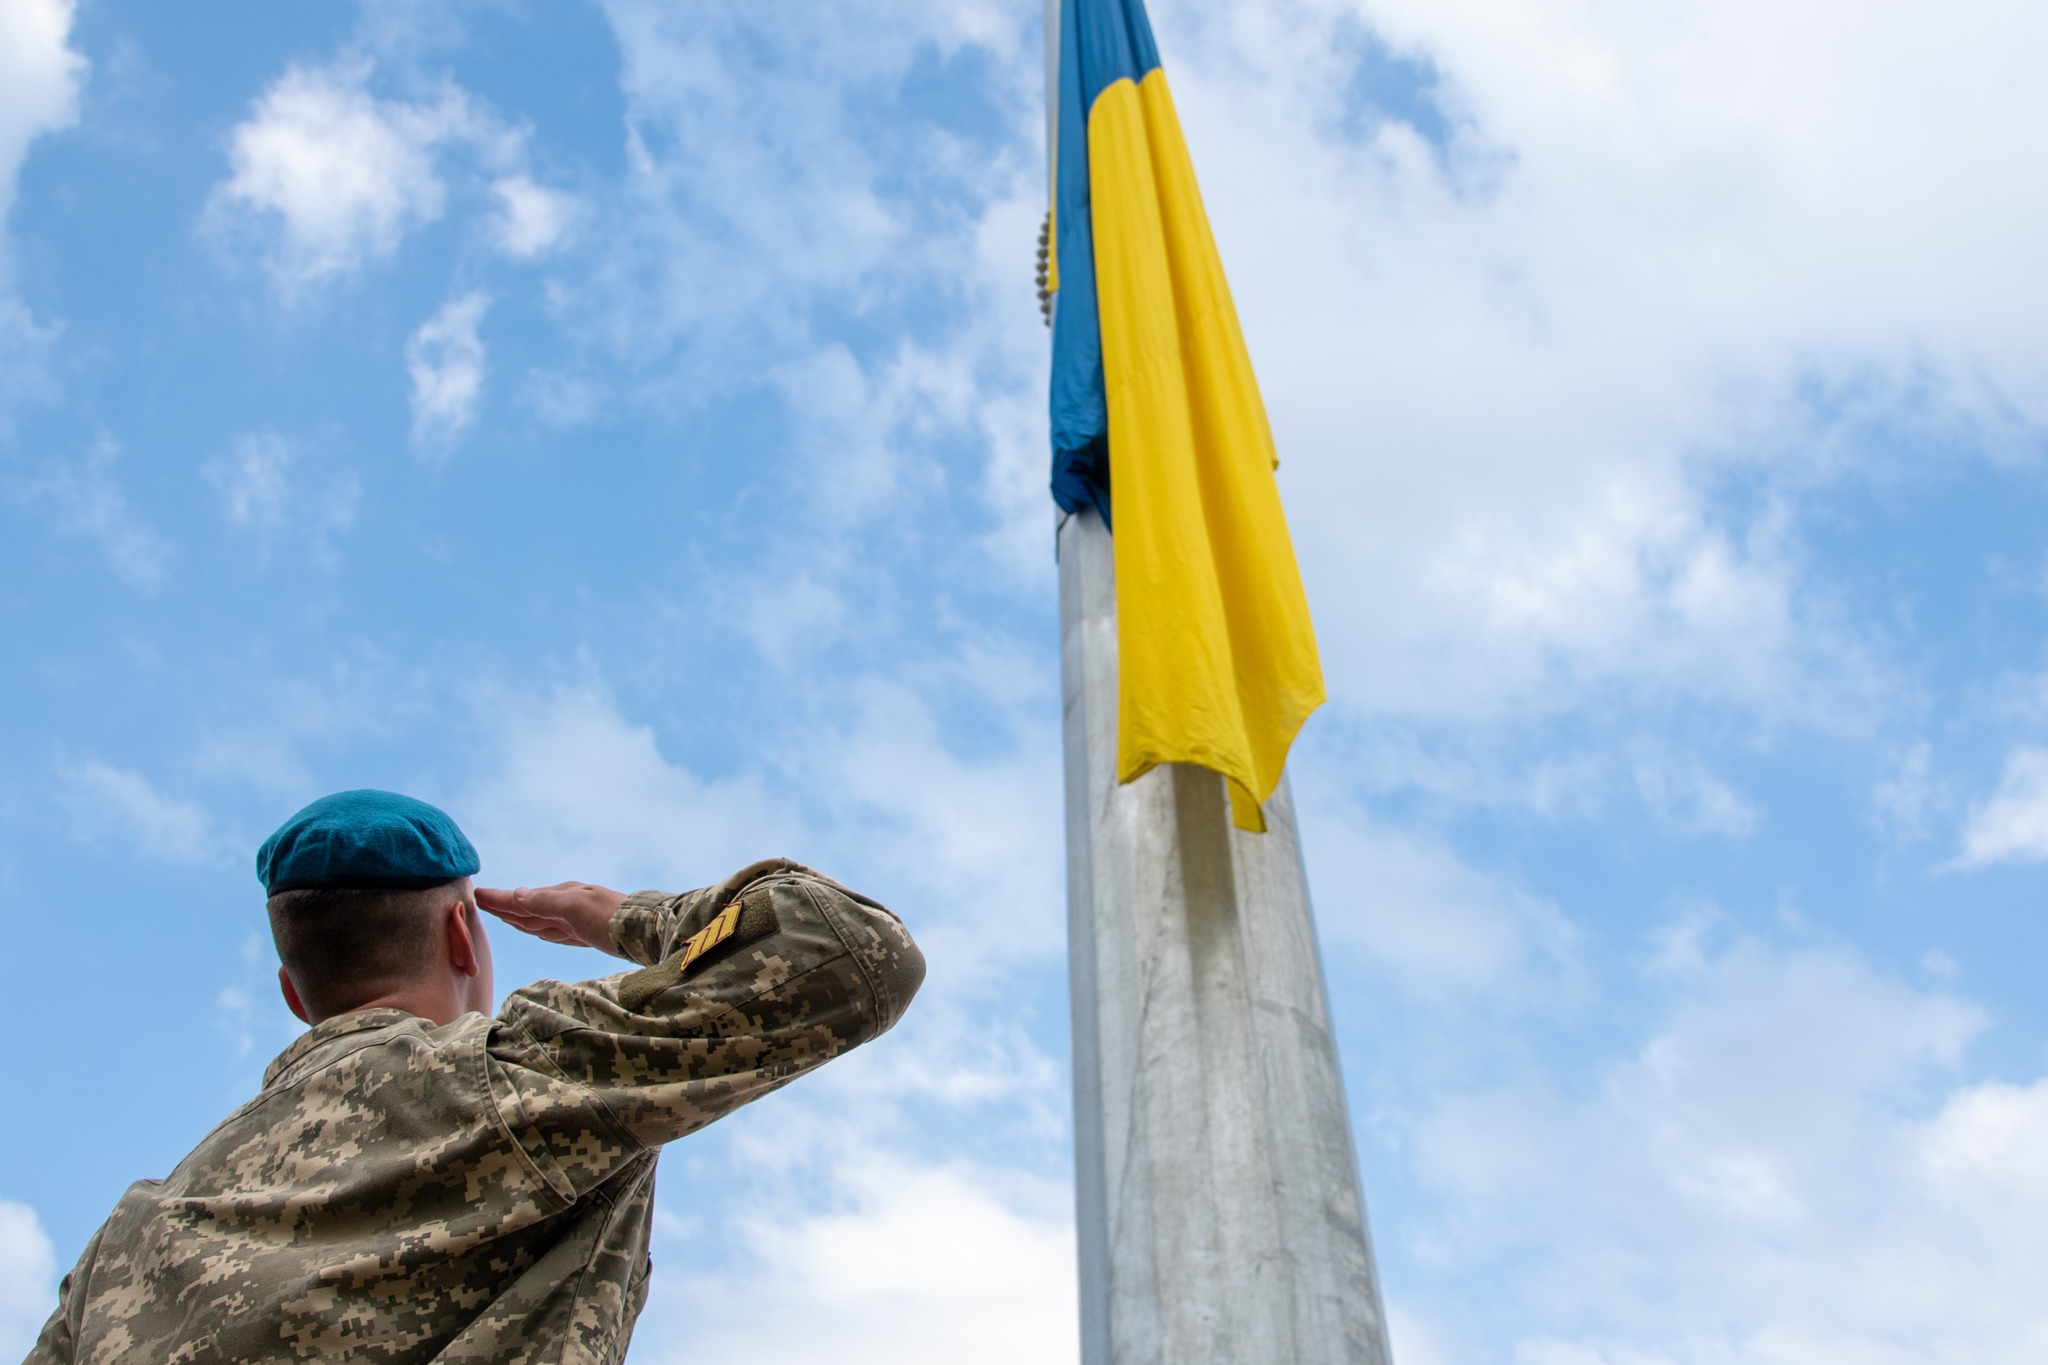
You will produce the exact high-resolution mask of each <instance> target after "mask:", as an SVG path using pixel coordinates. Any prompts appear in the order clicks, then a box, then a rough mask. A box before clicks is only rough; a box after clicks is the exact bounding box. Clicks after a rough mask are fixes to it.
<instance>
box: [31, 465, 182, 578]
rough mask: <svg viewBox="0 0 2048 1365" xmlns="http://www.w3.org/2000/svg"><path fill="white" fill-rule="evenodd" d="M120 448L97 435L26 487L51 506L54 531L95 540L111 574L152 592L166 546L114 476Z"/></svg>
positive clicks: (167, 555)
mask: <svg viewBox="0 0 2048 1365" xmlns="http://www.w3.org/2000/svg"><path fill="white" fill-rule="evenodd" d="M120 449H121V448H120V447H119V446H118V445H117V444H115V443H114V442H113V441H112V440H110V439H107V438H105V437H102V438H101V439H100V440H98V441H97V442H95V443H94V445H93V447H92V449H91V450H90V451H88V452H87V453H86V454H85V455H84V456H83V457H82V458H80V459H78V460H76V461H73V462H71V463H68V464H60V465H58V466H56V467H55V468H54V469H52V470H51V471H50V472H49V473H48V474H46V475H45V476H44V477H43V478H41V479H38V480H35V481H34V482H32V483H29V484H27V485H26V491H27V492H28V493H29V495H30V496H32V497H34V498H37V499H38V500H41V501H46V502H48V503H49V504H50V506H51V508H52V509H53V511H54V512H55V514H56V515H55V523H56V525H57V527H58V529H60V530H62V531H66V532H68V533H70V534H72V535H79V536H84V537H86V538H87V539H89V540H93V541H95V542H97V543H98V545H99V547H100V552H101V553H102V554H103V555H104V556H105V557H106V561H107V568H108V569H109V570H111V571H112V573H113V575H114V577H116V578H118V579H120V580H121V581H122V582H123V583H126V584H127V585H128V586H129V587H131V588H135V589H138V590H140V591H142V592H145V593H148V592H155V591H156V589H157V588H158V587H159V586H161V584H162V583H163V579H164V569H165V566H166V564H167V563H168V562H169V560H170V549H169V547H168V546H167V545H165V544H164V542H163V539H162V537H160V536H158V535H157V533H156V532H155V531H154V530H152V529H151V528H150V527H149V526H148V525H147V524H146V523H144V522H143V521H142V520H141V519H140V518H139V517H137V516H136V515H135V513H134V511H133V510H132V509H131V508H130V507H129V505H128V497H127V495H126V494H125V493H124V492H122V490H121V485H120V484H119V482H117V481H116V479H115V478H114V461H115V459H116V458H117V457H118V456H119V455H120Z"/></svg>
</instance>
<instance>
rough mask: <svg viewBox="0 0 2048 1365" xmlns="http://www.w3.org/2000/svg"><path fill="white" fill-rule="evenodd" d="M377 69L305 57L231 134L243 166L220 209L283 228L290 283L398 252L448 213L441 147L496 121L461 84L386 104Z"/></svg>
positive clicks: (276, 253) (281, 244)
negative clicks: (310, 62)
mask: <svg viewBox="0 0 2048 1365" xmlns="http://www.w3.org/2000/svg"><path fill="white" fill-rule="evenodd" d="M371 72H372V66H371V64H370V63H369V62H368V61H365V60H361V59H357V60H345V61H342V62H340V63H337V64H336V65H333V66H325V67H318V66H313V67H309V66H298V65H294V66H292V67H290V68H288V69H287V70H286V71H285V73H284V75H282V76H280V77H279V78H278V80H277V82H276V83H275V84H273V85H272V86H271V87H270V88H269V89H268V90H266V91H264V93H263V95H262V96H261V97H260V98H259V99H258V100H257V101H256V106H255V108H254V110H253V111H252V112H251V115H250V117H249V118H248V119H247V120H245V121H244V122H242V123H240V124H237V125H236V126H235V128H234V131H233V132H232V133H231V134H229V146H228V158H229V162H230V164H231V166H232V168H233V173H232V175H231V176H230V177H229V178H228V180H227V181H226V182H225V183H223V184H222V185H221V186H220V187H219V189H218V190H216V191H215V195H214V210H215V212H216V213H220V214H225V215H226V216H227V217H228V218H229V219H230V220H236V219H253V220H254V221H255V222H256V223H258V224H260V225H261V226H263V227H266V228H270V229H274V231H275V241H274V245H273V250H272V255H271V260H270V265H271V269H272V271H273V272H274V273H275V275H276V277H277V279H278V281H279V283H280V284H282V285H284V286H287V287H290V288H297V287H300V286H304V285H307V284H311V283H313V282H316V281H318V280H321V279H323V278H326V277H328V276H332V275H339V274H345V273H347V272H349V271H352V270H354V269H356V268H358V267H359V266H361V265H363V264H364V263H365V262H367V261H374V260H377V259H380V258H382V257H385V256H389V255H390V254H391V253H392V252H393V251H395V250H397V248H398V244H399V242H400V241H401V240H402V239H403V238H404V236H405V234H406V233H407V232H408V231H410V230H411V229H412V228H414V227H417V226H419V225H421V224H423V223H430V222H432V221H434V220H435V219H436V218H439V217H440V216H441V213H442V210H443V208H444V206H445V204H446V200H447V188H446V186H445V185H444V184H443V182H442V180H441V177H440V174H439V172H438V171H437V169H436V166H435V158H436V154H437V152H438V150H439V149H440V148H441V147H442V146H443V145H444V144H446V143H448V142H450V141H453V140H456V139H463V138H473V137H475V136H478V135H479V133H480V132H481V131H482V130H483V128H484V127H485V124H484V123H483V121H482V120H481V119H480V117H479V116H478V115H477V114H476V113H474V112H473V111H472V109H471V107H470V104H469V100H468V97H467V95H465V94H464V92H462V91H461V90H459V89H456V88H454V87H448V88H445V89H444V90H443V91H442V92H441V93H440V96H439V98H437V99H435V100H433V101H432V102H418V103H406V102H403V101H389V100H379V99H377V98H376V97H375V96H373V95H371V94H370V92H369V91H368V90H367V89H366V88H365V87H366V84H367V82H368V80H369V78H370V75H371Z"/></svg>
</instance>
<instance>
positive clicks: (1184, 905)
mask: <svg viewBox="0 0 2048 1365" xmlns="http://www.w3.org/2000/svg"><path fill="white" fill-rule="evenodd" d="M1049 9H1050V7H1049ZM1049 18H1050V19H1052V20H1053V21H1056V19H1057V11H1056V10H1052V11H1051V12H1050V14H1049ZM1058 552H1059V580H1060V659H1061V674H1062V702H1063V706H1064V710H1065V741H1066V807H1067V914H1068V920H1067V925H1068V936H1069V938H1068V952H1069V975H1070V983H1071V988H1072V1008H1073V1045H1074V1148H1075V1151H1074V1187H1075V1204H1076V1214H1077V1219H1076V1221H1077V1231H1078V1235H1079V1273H1080V1287H1081V1360H1082V1362H1083V1365H1339V1363H1340V1362H1341V1363H1342V1365H1389V1362H1390V1361H1391V1354H1390V1352H1389V1349H1388V1344H1387V1333H1386V1316H1385V1313H1384V1310H1383V1309H1382V1306H1381V1302H1380V1293H1379V1282H1378V1277H1377V1274H1376V1273H1375V1270H1374V1266H1373V1257H1372V1248H1371V1243H1370V1238H1369V1235H1368V1232H1367V1228H1366V1222H1365V1207H1364V1202H1363V1199H1362V1197H1361V1195H1360V1192H1359V1183H1358V1167H1357V1160H1356V1156H1355V1154H1354V1152H1353V1149H1352V1143H1351V1126H1350V1120H1349V1116H1348V1114H1347V1111H1346V1108H1345V1104H1344V1092H1343V1080H1342V1077H1341V1075H1340V1074H1339V1072H1338V1069H1337V1053H1336V1045H1335V1041H1334V1039H1333V1037H1332V1035H1331V1031H1330V1012H1329V1004H1328V999H1327V997H1326V994H1325V992H1324V988H1323V974H1322V965H1321V961H1320V959H1319V957H1318V954H1317V949H1316V940H1315V929H1314V924H1313V921H1312V919H1311V916H1310V911H1309V902H1308V888H1307V882H1306V878H1305V875H1304V870H1303V866H1302V861H1301V852H1300V844H1299V842H1298V840H1297V838H1296V835H1295V825H1294V811H1293V804H1292V798H1291V795H1290V794H1289V791H1288V788H1287V786H1286V784H1285V783H1283V784H1282V785H1281V787H1280V789H1279V791H1277V792H1276V793H1275V794H1274V797H1273V799H1272V800H1271V801H1269V802H1267V804H1266V807H1265V812H1266V821H1267V832H1266V833H1264V834H1250V833H1246V832H1245V831H1243V830H1239V829H1236V828H1234V827H1233V826H1232V824H1231V820H1230V812H1229V806H1228V802H1227V798H1226V796H1225V790H1224V784H1223V780H1222V779H1221V778H1220V777H1218V776H1217V775H1216V774H1214V773H1211V772H1208V771H1206V770H1205V769H1201V768H1194V767H1188V766H1185V765H1181V764H1167V765H1162V766H1160V767H1157V768H1155V769H1153V770H1152V771H1151V772H1149V773H1147V774H1146V775H1145V776H1143V777H1141V778H1139V779H1138V780H1136V781H1135V782H1131V783H1129V784H1123V785H1120V784H1119V783H1118V782H1117V780H1116V769H1115V760H1116V747H1117V733H1116V727H1117V643H1116V642H1117V632H1116V581H1115V567H1114V563H1113V559H1112V546H1111V541H1110V534H1109V531H1108V530H1107V529H1106V528H1105V527H1104V526H1103V524H1102V520H1101V518H1100V517H1098V516H1097V515H1096V514H1095V513H1094V512H1093V511H1091V510H1083V511H1081V512H1077V513H1074V514H1072V515H1068V516H1065V517H1062V519H1061V522H1060V526H1059V531H1058Z"/></svg>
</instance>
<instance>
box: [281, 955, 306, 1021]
mask: <svg viewBox="0 0 2048 1365" xmlns="http://www.w3.org/2000/svg"><path fill="white" fill-rule="evenodd" d="M277 984H278V986H279V988H280V989H282V990H283V991H284V1005H285V1008H286V1009H288V1010H290V1011H291V1012H292V1013H293V1014H296V1015H298V1016H299V1022H300V1023H302V1024H310V1023H312V1022H313V1019H312V1016H311V1015H309V1014H307V1013H306V1004H305V1002H304V1001H303V1000H301V999H299V991H298V987H296V986H294V985H292V979H291V976H290V975H289V974H288V973H286V971H285V969H284V968H282V967H279V968H278V969H277Z"/></svg>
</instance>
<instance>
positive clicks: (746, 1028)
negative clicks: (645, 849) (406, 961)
mask: <svg viewBox="0 0 2048 1365" xmlns="http://www.w3.org/2000/svg"><path fill="white" fill-rule="evenodd" d="M612 937H613V941H614V942H615V943H616V944H617V945H618V946H619V948H620V950H621V951H622V952H624V953H626V954H627V955H628V956H629V957H630V958H632V959H633V960H635V961H639V962H643V963H646V964H648V965H646V966H643V967H642V968H641V969H640V970H639V971H636V972H628V973H625V974H623V975H620V976H612V977H605V978H603V979H601V980H597V981H584V982H577V983H573V984H565V983H562V982H557V981H543V982H539V983H537V984H535V985H533V986H529V987H527V988H526V989H524V990H522V991H518V992H516V993H514V994H513V995H512V996H511V998H510V999H508V1000H507V1001H506V1003H505V1008H504V1009H503V1010H502V1011H501V1012H500V1014H499V1016H498V1020H497V1022H496V1023H495V1025H494V1026H493V1028H492V1031H491V1035H490V1040H489V1043H488V1044H487V1062H488V1069H489V1074H490V1086H491V1093H492V1098H493V1099H494V1100H495V1101H496V1102H497V1107H498V1110H499V1113H500V1115H501V1116H502V1117H503V1118H504V1120H505V1123H506V1125H507V1128H508V1130H509V1131H510V1133H511V1135H512V1136H513V1138H514V1140H515V1141H516V1142H517V1144H518V1146H519V1147H520V1148H521V1149H522V1150H523V1151H524V1152H525V1153H526V1155H527V1156H528V1157H529V1159H531V1160H533V1161H534V1163H535V1165H536V1166H537V1167H538V1168H539V1170H540V1172H541V1174H542V1176H543V1177H544V1178H545V1179H546V1180H547V1182H548V1184H549V1185H550V1186H552V1187H554V1189H555V1190H556V1192H557V1194H559V1195H561V1196H562V1197H564V1198H574V1197H576V1196H578V1195H580V1194H582V1193H584V1192H585V1191H587V1190H590V1189H592V1188H594V1187H595V1186H597V1185H599V1184H601V1183H603V1181H604V1180H605V1179H606V1178H607V1177H608V1176H610V1175H611V1174H612V1172H614V1171H615V1170H617V1169H618V1167H619V1166H620V1165H621V1164H622V1163H623V1162H625V1161H627V1160H629V1159H631V1158H632V1157H634V1156H637V1155H639V1154H640V1153H641V1152H643V1151H645V1150H647V1149H648V1148H651V1147H656V1146H659V1145H660V1144H662V1143H665V1142H670V1141H673V1140H674V1139H676V1138H679V1137H681V1136H683V1135H684V1134H686V1133H690V1132H693V1131H695V1130H696V1129H698V1128H701V1127H703V1126H704V1125H705V1124H707V1123H710V1122H712V1121H713V1120H714V1119H718V1118H721V1117H723V1116H724V1115H726V1114H728V1113H730V1112H732V1111H733V1110H734V1109H737V1108H738V1107H739V1106H740V1105H743V1104H745V1103H747V1102H748V1101H749V1100H753V1099H757V1098H759V1097H760V1096H762V1095H765V1094H767V1093H768V1092H769V1091H770V1090H774V1089H776V1088H777V1087H779V1086H782V1085H785V1084H787V1083H788V1082H789V1081H791V1080H793V1079H795V1078H796V1077H797V1076H800V1075H802V1074H803V1073H804V1072H806V1071H809V1070H811V1069H812V1068H813V1067H816V1066H819V1065H822V1064H823V1063H825V1062H827V1061H830V1060H831V1059H832V1058H834V1057H836V1056H838V1055H839V1054H841V1053H843V1052H845V1051H847V1050H848V1049H850V1048H854V1047H858V1046H859V1045H860V1044H862V1043H864V1042H866V1041H868V1040H869V1039H870V1038H874V1037H876V1036H878V1035H879V1034H881V1033H883V1032H884V1031H886V1030H887V1029H888V1028H889V1027H890V1026H891V1025H893V1024H894V1023H895V1022H896V1021H897V1020H898V1019H900V1018H901V1017H902V1015H903V1012H904V1010H905V1009H906V1008H907V1007H908V1006H909V1004H910V1000H911V997H912V996H913V995H915V994H916V993H917V988H918V986H919V985H920V984H921V983H922V982H923V980H924V955H923V954H922V953H920V952H919V951H918V948H917V945H916V944H915V943H914V942H912V941H911V938H910V935H909V933H908V932H907V931H906V930H905V929H904V928H903V925H902V923H901V922H900V921H899V920H898V919H897V918H896V916H895V915H894V914H892V913H890V912H889V911H888V910H886V909H884V908H883V907H882V906H880V905H878V904H876V903H875V902H874V901H871V900H869V899H867V898H866V897H864V896H861V895H859V894H858V893H856V892H853V891H849V890H847V889H846V888H845V887H843V886H840V885H839V884H838V883H836V882H834V881H831V880H830V879H828V878H826V877H822V876H820V875H818V874H817V873H815V872H812V871H811V870H810V869H808V868H805V867H802V866H800V865H798V864H796V863H792V862H789V861H788V860H786V859H773V860H770V861H768V862H764V863H755V864H753V865H752V866H750V867H747V868H744V869H742V870H741V871H740V872H737V873H735V874H734V875H733V876H731V877H729V878H727V879H726V880H725V881H724V882H721V883H720V884H719V885H718V886H715V887H710V888H707V889H706V890H703V891H696V892H690V893H687V894H684V895H680V896H659V895H653V894H651V893H641V894H639V895H636V896H634V897H631V898H629V899H628V901H627V903H626V904H625V905H624V906H622V907H620V910H619V913H618V915H617V916H615V918H614V921H613V925H612Z"/></svg>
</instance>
